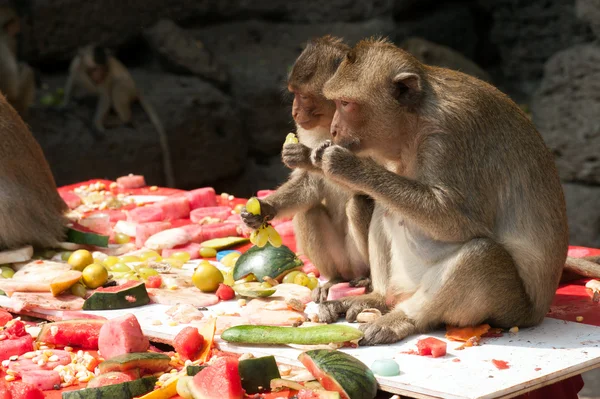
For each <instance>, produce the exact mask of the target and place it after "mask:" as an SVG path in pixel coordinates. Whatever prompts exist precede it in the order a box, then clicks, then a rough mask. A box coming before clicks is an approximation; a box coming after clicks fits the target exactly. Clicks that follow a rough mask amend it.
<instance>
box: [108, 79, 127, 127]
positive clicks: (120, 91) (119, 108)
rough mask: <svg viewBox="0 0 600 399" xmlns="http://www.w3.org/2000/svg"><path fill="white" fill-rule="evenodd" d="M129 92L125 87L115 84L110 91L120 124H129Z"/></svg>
mask: <svg viewBox="0 0 600 399" xmlns="http://www.w3.org/2000/svg"><path fill="white" fill-rule="evenodd" d="M131 101H132V98H131V91H130V89H129V87H127V86H121V85H119V84H116V85H115V86H114V88H113V90H112V102H113V108H114V109H115V112H116V113H117V115H118V116H119V119H120V120H121V123H123V124H128V123H130V122H131Z"/></svg>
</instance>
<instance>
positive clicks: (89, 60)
mask: <svg viewBox="0 0 600 399" xmlns="http://www.w3.org/2000/svg"><path fill="white" fill-rule="evenodd" d="M75 84H79V85H80V86H81V87H83V88H84V89H86V90H87V91H89V92H90V93H93V94H95V95H96V96H98V105H97V107H96V113H95V115H94V127H95V128H96V129H97V130H98V131H104V130H105V129H104V119H105V117H106V115H107V114H108V112H109V111H110V109H111V107H112V108H113V109H114V110H115V112H116V113H117V115H118V116H119V119H120V120H121V122H122V123H124V124H129V123H131V105H132V103H133V102H134V101H139V103H140V105H141V106H142V108H144V111H145V112H146V114H147V115H148V117H149V118H150V120H151V121H152V124H153V125H154V128H155V129H156V130H157V132H158V136H159V139H160V145H161V149H162V154H163V164H164V174H165V180H166V182H167V186H169V187H174V186H175V177H174V175H173V166H172V161H171V151H170V147H169V141H168V137H167V134H166V132H165V130H164V128H163V125H162V123H161V122H160V119H159V118H158V115H157V114H156V111H155V110H154V108H153V107H152V106H151V105H150V103H149V102H148V101H146V99H145V98H144V97H143V96H142V95H141V93H140V91H139V90H138V88H137V87H136V84H135V82H134V81H133V78H132V76H131V74H130V73H129V71H128V70H127V68H126V67H125V65H123V64H122V63H121V62H120V61H119V60H118V59H117V58H116V57H114V56H113V55H112V54H110V52H109V51H108V50H107V49H105V48H104V47H100V46H96V45H88V46H85V47H83V48H81V49H79V51H78V54H77V55H76V56H75V58H73V61H72V62H71V65H70V67H69V78H68V80H67V85H66V88H65V97H64V101H63V104H62V107H66V105H67V104H68V102H69V100H70V98H71V94H72V91H73V88H74V86H75Z"/></svg>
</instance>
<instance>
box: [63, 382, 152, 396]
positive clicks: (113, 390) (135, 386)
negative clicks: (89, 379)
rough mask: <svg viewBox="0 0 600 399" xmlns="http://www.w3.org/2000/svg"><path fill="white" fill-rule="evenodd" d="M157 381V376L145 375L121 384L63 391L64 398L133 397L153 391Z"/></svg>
mask: <svg viewBox="0 0 600 399" xmlns="http://www.w3.org/2000/svg"><path fill="white" fill-rule="evenodd" d="M156 381H157V378H156V377H144V378H141V379H139V380H134V381H127V382H123V383H120V384H113V385H105V386H103V387H96V388H85V389H80V390H78V391H68V392H63V393H62V399H115V398H119V399H133V398H135V397H137V396H142V395H145V394H146V393H148V392H150V391H152V390H153V389H154V384H156Z"/></svg>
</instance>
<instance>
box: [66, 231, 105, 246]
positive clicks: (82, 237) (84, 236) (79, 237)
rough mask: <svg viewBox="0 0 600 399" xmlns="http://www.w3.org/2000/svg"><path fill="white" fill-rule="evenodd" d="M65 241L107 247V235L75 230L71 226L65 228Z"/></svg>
mask: <svg viewBox="0 0 600 399" xmlns="http://www.w3.org/2000/svg"><path fill="white" fill-rule="evenodd" d="M67 242H72V243H75V244H82V245H94V246H96V247H103V248H108V236H105V235H102V234H97V233H92V232H87V231H81V230H77V229H75V228H73V227H68V228H67Z"/></svg>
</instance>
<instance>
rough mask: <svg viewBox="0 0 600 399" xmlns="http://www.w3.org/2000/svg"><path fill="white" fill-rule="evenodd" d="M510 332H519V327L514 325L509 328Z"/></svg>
mask: <svg viewBox="0 0 600 399" xmlns="http://www.w3.org/2000/svg"><path fill="white" fill-rule="evenodd" d="M508 332H510V333H513V334H515V333H518V332H519V327H517V326H514V327H513V328H511V329H510V330H508Z"/></svg>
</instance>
